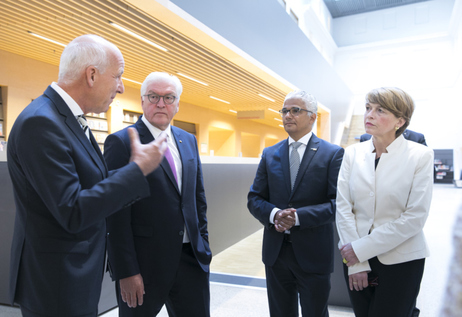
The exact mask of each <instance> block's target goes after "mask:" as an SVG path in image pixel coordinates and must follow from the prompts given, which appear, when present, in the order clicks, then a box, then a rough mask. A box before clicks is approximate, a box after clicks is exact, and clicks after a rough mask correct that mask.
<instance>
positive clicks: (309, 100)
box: [284, 90, 318, 114]
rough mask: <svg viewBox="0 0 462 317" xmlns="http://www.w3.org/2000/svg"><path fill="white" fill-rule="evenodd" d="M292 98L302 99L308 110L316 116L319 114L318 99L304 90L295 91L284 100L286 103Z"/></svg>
mask: <svg viewBox="0 0 462 317" xmlns="http://www.w3.org/2000/svg"><path fill="white" fill-rule="evenodd" d="M292 98H295V99H300V100H301V101H303V103H304V104H305V108H306V110H308V111H310V112H312V113H314V114H317V113H318V102H317V101H316V98H314V96H313V95H311V94H309V93H307V92H306V91H304V90H294V91H292V92H289V93H288V94H287V96H286V98H285V99H284V102H286V100H287V99H292Z"/></svg>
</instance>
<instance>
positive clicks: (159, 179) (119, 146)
mask: <svg viewBox="0 0 462 317" xmlns="http://www.w3.org/2000/svg"><path fill="white" fill-rule="evenodd" d="M132 127H134V128H136V129H137V130H138V133H139V135H140V141H141V143H148V142H151V141H152V140H153V139H154V138H153V136H152V133H151V132H150V131H149V129H148V128H147V127H146V125H145V124H144V122H143V121H142V120H141V117H140V119H139V120H138V121H137V122H136V123H135V124H134V125H133V126H132ZM172 134H173V136H174V138H175V141H176V144H177V147H178V151H179V153H180V157H181V162H182V165H183V178H182V190H181V194H180V192H179V190H178V185H177V182H176V181H175V178H174V176H173V173H172V170H171V168H170V166H169V164H168V161H167V159H166V158H164V160H163V161H162V163H161V165H160V167H159V168H157V169H156V170H155V171H154V172H152V173H151V174H149V175H148V176H147V180H148V182H149V187H150V191H151V196H149V197H147V198H145V199H142V200H140V201H139V202H137V203H136V204H133V205H132V206H130V208H127V209H125V210H123V211H121V212H119V213H117V214H115V215H113V216H111V217H109V218H108V234H109V238H108V255H109V266H110V270H111V275H112V278H113V279H114V280H120V279H122V278H126V277H129V276H133V275H136V274H138V273H141V275H142V277H143V281H144V283H145V284H150V283H155V285H157V286H158V288H157V289H169V287H170V286H171V283H172V281H173V279H174V277H175V273H176V272H177V269H178V265H179V262H180V256H181V250H182V245H183V234H184V226H185V224H186V230H187V232H188V235H189V238H190V240H191V245H192V248H193V250H194V254H195V256H196V259H197V261H198V262H199V264H200V266H201V267H202V269H203V270H204V271H205V272H208V270H209V264H210V260H211V252H210V247H209V242H208V231H207V217H206V209H207V205H206V200H205V192H204V184H203V179H202V167H201V162H200V158H199V152H198V148H197V142H196V138H195V137H194V136H193V135H192V134H190V133H187V132H186V131H183V130H181V129H179V128H176V127H173V126H172ZM104 156H105V158H106V161H107V164H108V167H109V169H114V168H119V167H121V166H125V165H126V164H127V163H128V161H129V157H130V144H129V138H128V134H127V129H124V130H121V131H118V132H116V133H114V134H111V135H109V137H108V138H107V139H106V142H105V145H104Z"/></svg>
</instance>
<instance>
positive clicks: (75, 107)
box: [51, 82, 84, 117]
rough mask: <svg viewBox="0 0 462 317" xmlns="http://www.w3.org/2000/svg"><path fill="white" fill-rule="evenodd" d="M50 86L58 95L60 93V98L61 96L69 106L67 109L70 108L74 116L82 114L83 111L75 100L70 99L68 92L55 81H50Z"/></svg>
mask: <svg viewBox="0 0 462 317" xmlns="http://www.w3.org/2000/svg"><path fill="white" fill-rule="evenodd" d="M51 88H53V89H54V90H55V91H56V93H57V94H58V95H60V96H61V98H63V100H64V102H65V103H66V105H67V106H68V107H69V109H71V111H72V114H73V115H74V116H75V117H77V116H80V115H82V114H84V113H83V111H82V108H80V106H79V105H78V104H77V102H75V100H74V99H72V97H71V96H69V94H68V93H67V92H65V91H64V89H62V88H61V87H59V86H58V84H57V83H56V82H52V83H51Z"/></svg>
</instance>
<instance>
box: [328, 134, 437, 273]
mask: <svg viewBox="0 0 462 317" xmlns="http://www.w3.org/2000/svg"><path fill="white" fill-rule="evenodd" d="M374 149H375V148H374V145H373V144H372V140H369V141H366V142H362V143H359V144H355V145H352V146H350V147H348V148H347V149H346V150H345V155H344V157H343V162H342V166H341V167H340V172H339V177H338V184H337V212H336V223H337V230H338V234H339V237H340V242H339V248H340V247H341V246H343V245H345V244H347V243H351V245H352V247H353V250H354V252H355V253H356V256H357V257H358V259H359V261H360V263H358V264H356V265H354V266H351V267H350V268H349V274H354V273H358V272H364V271H370V266H369V262H368V260H369V259H371V258H373V257H375V256H377V257H378V259H379V261H380V262H381V263H383V264H396V263H402V262H407V261H412V260H416V259H422V258H425V257H427V256H428V255H429V252H428V248H427V244H426V242H425V237H424V233H423V231H422V229H423V226H424V224H425V221H426V219H427V216H428V212H429V209H430V203H431V197H432V191H433V150H431V149H429V148H428V147H426V146H424V145H421V144H418V143H416V142H412V141H407V140H406V139H404V137H403V136H402V135H401V136H399V137H398V138H397V139H396V140H394V141H393V142H392V143H391V144H390V145H389V146H388V147H387V151H388V153H383V154H382V156H381V157H380V161H379V163H378V165H377V169H375V153H373V151H374Z"/></svg>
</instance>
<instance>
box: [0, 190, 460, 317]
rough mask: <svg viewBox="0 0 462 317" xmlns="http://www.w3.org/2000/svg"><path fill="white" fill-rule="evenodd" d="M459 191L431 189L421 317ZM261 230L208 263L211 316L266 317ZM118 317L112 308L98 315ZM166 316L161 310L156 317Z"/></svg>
mask: <svg viewBox="0 0 462 317" xmlns="http://www.w3.org/2000/svg"><path fill="white" fill-rule="evenodd" d="M461 194H462V189H460V188H456V187H454V186H453V185H443V184H436V185H435V186H434V192H433V201H432V207H431V212H430V215H429V217H428V220H427V224H426V226H425V229H424V231H425V234H426V237H427V242H428V245H429V248H430V252H431V256H430V257H429V258H428V259H427V260H426V266H425V273H424V277H423V281H422V285H421V290H420V294H419V298H418V301H417V306H418V307H419V308H420V310H421V314H420V317H438V316H439V311H440V303H441V301H442V297H443V295H444V289H445V284H446V279H447V273H448V271H447V269H448V263H449V261H450V257H451V254H452V224H453V223H454V217H455V215H456V212H457V210H458V208H459V206H461V203H462V200H461V197H462V196H461ZM262 234H263V233H262V230H259V231H257V232H256V233H254V234H252V235H250V236H249V237H247V238H246V239H244V240H242V241H240V242H238V243H236V244H235V245H233V246H231V247H230V248H228V249H226V250H225V251H223V252H221V253H219V254H217V255H215V256H214V258H213V261H212V264H211V271H212V274H211V311H212V316H213V317H241V316H244V317H267V316H269V312H268V305H267V299H266V289H265V283H264V276H265V274H264V266H263V264H262V262H261V243H262ZM329 312H330V317H353V316H354V314H353V313H352V312H351V309H350V308H345V307H329ZM0 316H2V317H18V316H20V312H19V310H18V309H14V308H11V307H6V306H0ZM102 316H103V317H117V316H118V310H117V309H114V310H112V311H110V312H107V313H105V314H103V315H102ZM158 316H159V317H167V316H168V314H167V312H166V311H165V309H164V310H162V312H161V313H160V314H159V315H158Z"/></svg>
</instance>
